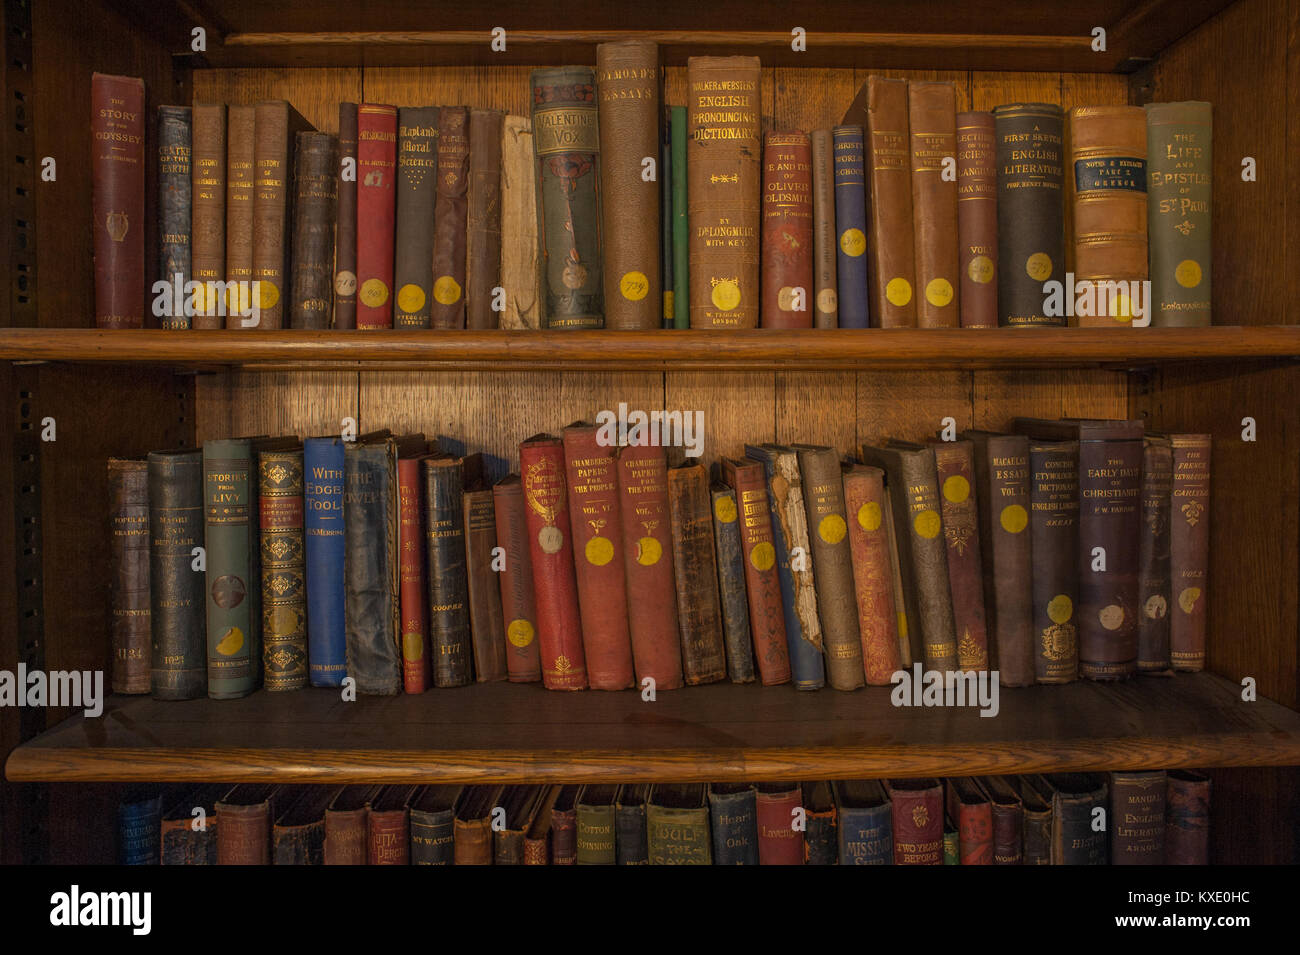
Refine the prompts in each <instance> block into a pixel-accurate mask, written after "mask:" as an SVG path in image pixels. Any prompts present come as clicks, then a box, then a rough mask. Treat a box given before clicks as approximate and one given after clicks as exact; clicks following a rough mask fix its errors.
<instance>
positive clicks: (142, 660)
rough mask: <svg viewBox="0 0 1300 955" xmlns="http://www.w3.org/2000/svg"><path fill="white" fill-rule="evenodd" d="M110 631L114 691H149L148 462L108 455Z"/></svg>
mask: <svg viewBox="0 0 1300 955" xmlns="http://www.w3.org/2000/svg"><path fill="white" fill-rule="evenodd" d="M108 520H109V540H108V575H109V594H110V596H109V615H110V617H109V632H110V639H111V643H110V646H111V647H112V651H113V669H112V681H111V682H112V689H113V692H114V693H148V692H149V689H150V682H149V661H150V637H151V630H150V627H151V623H152V618H151V615H150V588H149V563H150V557H149V540H150V538H149V462H148V461H136V460H126V459H123V458H109V459H108Z"/></svg>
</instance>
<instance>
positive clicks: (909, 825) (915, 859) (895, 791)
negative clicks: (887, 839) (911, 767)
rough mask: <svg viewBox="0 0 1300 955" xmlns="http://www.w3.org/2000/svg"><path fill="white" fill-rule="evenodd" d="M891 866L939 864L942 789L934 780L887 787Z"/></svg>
mask: <svg viewBox="0 0 1300 955" xmlns="http://www.w3.org/2000/svg"><path fill="white" fill-rule="evenodd" d="M889 795H890V802H891V816H892V818H893V830H894V865H943V788H942V787H941V786H940V784H939V783H938V782H936V781H934V780H928V779H927V780H908V781H906V782H905V783H903V784H900V785H891V786H890V791H889Z"/></svg>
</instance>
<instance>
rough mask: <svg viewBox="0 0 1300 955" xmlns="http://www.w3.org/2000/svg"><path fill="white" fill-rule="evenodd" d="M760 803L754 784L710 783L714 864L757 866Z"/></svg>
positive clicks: (710, 819) (710, 816)
mask: <svg viewBox="0 0 1300 955" xmlns="http://www.w3.org/2000/svg"><path fill="white" fill-rule="evenodd" d="M757 813H758V803H757V792H756V790H755V789H754V784H753V783H710V784H709V822H710V827H709V828H710V831H711V832H712V834H713V863H714V865H758V815H757Z"/></svg>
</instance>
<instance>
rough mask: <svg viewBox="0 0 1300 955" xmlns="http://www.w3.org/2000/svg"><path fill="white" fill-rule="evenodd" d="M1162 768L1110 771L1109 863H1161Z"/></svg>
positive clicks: (1162, 846)
mask: <svg viewBox="0 0 1300 955" xmlns="http://www.w3.org/2000/svg"><path fill="white" fill-rule="evenodd" d="M1167 785H1168V781H1167V780H1166V778H1165V772H1164V770H1155V771H1151V772H1140V773H1111V774H1110V794H1111V795H1110V799H1111V807H1110V811H1111V818H1110V825H1109V827H1108V828H1109V829H1110V864H1111V865H1164V864H1165V789H1166V787H1167Z"/></svg>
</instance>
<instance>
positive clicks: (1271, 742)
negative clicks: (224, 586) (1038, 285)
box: [5, 673, 1300, 783]
mask: <svg viewBox="0 0 1300 955" xmlns="http://www.w3.org/2000/svg"><path fill="white" fill-rule="evenodd" d="M890 692H891V688H888V687H873V688H869V689H866V690H860V691H858V692H856V693H839V692H836V691H834V690H822V691H820V692H816V693H806V692H799V691H797V690H795V689H793V688H792V687H788V686H785V687H760V686H756V685H748V686H736V685H731V684H719V685H714V686H707V687H690V688H686V689H682V690H673V691H669V692H664V693H660V694H659V697H658V699H657V700H656V701H655V702H643V701H642V700H641V697H640V694H639V693H637V692H634V691H625V692H621V693H601V692H585V693H557V692H548V691H546V690H544V689H542V688H541V687H540V685H537V684H530V685H515V684H505V683H495V684H483V685H478V686H472V687H465V688H461V689H455V690H433V691H430V692H428V693H425V694H423V695H420V696H398V697H390V698H379V697H361V698H359V699H358V701H357V702H355V703H344V702H342V701H341V700H340V697H339V693H338V692H337V691H333V690H325V689H311V690H302V691H298V692H292V693H280V694H275V693H267V692H265V691H261V692H258V693H256V694H254V695H253V696H251V697H249V698H247V699H244V700H238V701H224V702H222V701H212V700H195V701H190V702H184V703H164V702H157V701H154V700H151V699H147V698H143V699H142V698H138V697H135V698H133V697H113V698H112V699H111V700H110V701H109V703H108V705H107V707H106V708H105V712H104V714H103V716H102V717H100V718H97V719H85V718H83V717H81V716H76V717H73V718H70V719H68V720H66V721H64V722H63V723H60V724H59V725H58V726H57V727H55V728H54V729H52V730H50V731H48V732H46V733H44V734H43V735H41V736H39V737H37V738H36V739H34V740H32V741H30V742H28V743H25V744H23V745H22V746H20V747H18V749H16V750H14V752H13V753H12V755H10V757H9V761H8V763H7V765H6V767H5V772H6V775H7V777H8V778H9V779H10V780H12V781H15V782H102V781H121V782H128V781H130V782H143V781H156V780H168V781H185V782H190V781H193V782H198V781H213V782H227V781H229V782H244V781H248V782H254V781H256V782H285V783H287V782H316V783H326V782H328V783H344V782H358V783H359V782H376V783H377V782H411V783H413V782H467V783H468V782H490V781H492V782H525V781H528V782H539V783H540V782H559V781H567V782H582V781H595V780H611V781H613V780H621V781H656V780H660V781H663V780H682V781H709V780H716V781H721V780H734V779H750V780H764V779H768V780H792V779H810V778H820V779H835V778H847V777H859V776H930V775H937V776H943V775H958V774H962V775H964V774H973V773H1015V772H1048V771H1103V770H1124V769H1145V768H1176V767H1203V768H1208V767H1221V766H1289V765H1300V714H1296V713H1294V712H1292V711H1291V710H1289V709H1287V708H1286V707H1283V706H1281V705H1279V704H1276V703H1272V702H1269V701H1266V700H1260V701H1258V702H1253V703H1247V702H1243V701H1242V700H1241V690H1240V687H1239V686H1237V685H1236V684H1234V683H1232V682H1230V681H1228V680H1225V679H1223V678H1221V677H1218V676H1214V675H1211V674H1207V673H1203V674H1186V675H1179V676H1177V677H1175V678H1173V679H1141V680H1134V681H1130V682H1127V683H1122V684H1118V685H1107V684H1097V683H1090V682H1087V681H1080V682H1078V683H1073V684H1070V685H1067V686H1059V687H1051V686H1037V687H1027V688H1023V689H1003V690H1002V692H1001V694H1000V704H1001V707H1000V712H999V714H998V715H997V716H995V717H982V716H980V715H979V712H978V711H977V710H975V709H971V708H931V709H923V708H907V707H902V708H899V707H894V706H893V705H892V704H891V703H890Z"/></svg>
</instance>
